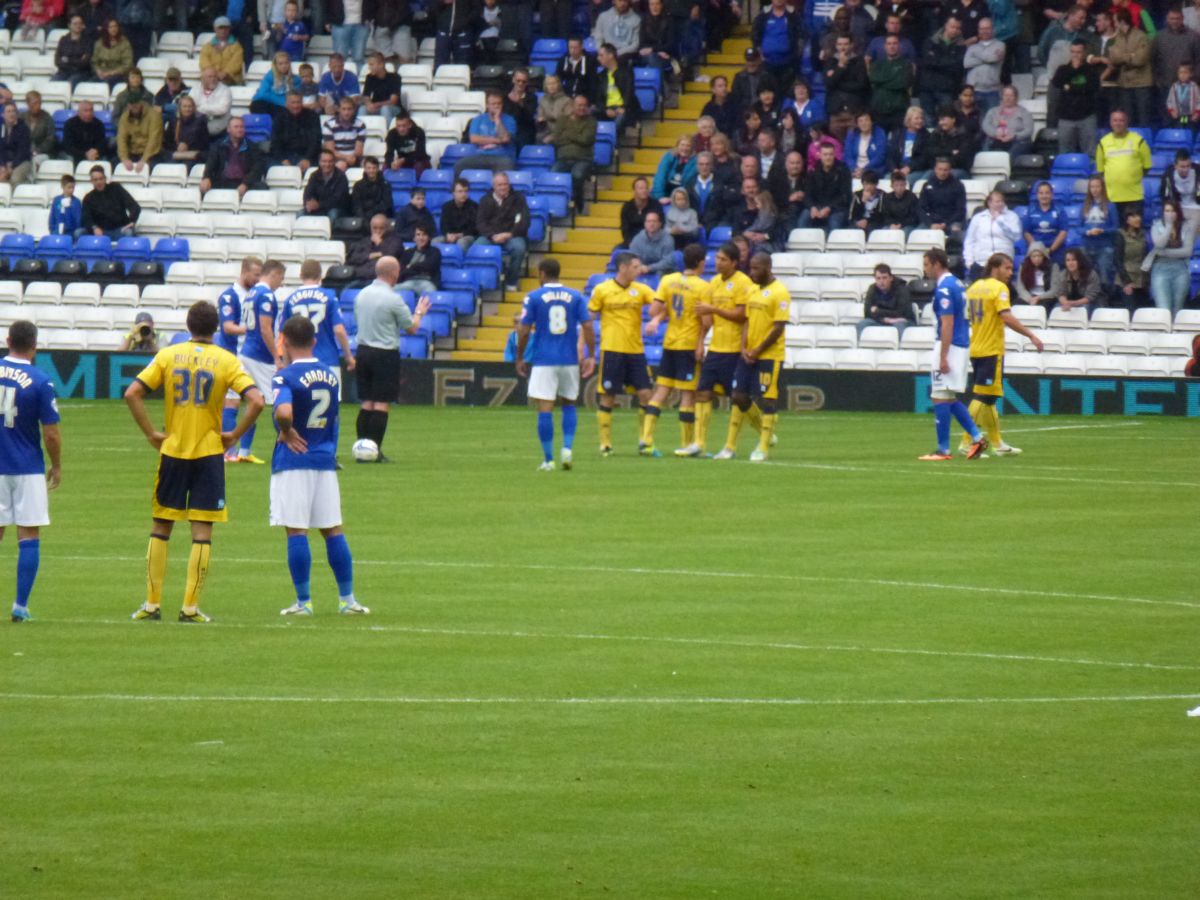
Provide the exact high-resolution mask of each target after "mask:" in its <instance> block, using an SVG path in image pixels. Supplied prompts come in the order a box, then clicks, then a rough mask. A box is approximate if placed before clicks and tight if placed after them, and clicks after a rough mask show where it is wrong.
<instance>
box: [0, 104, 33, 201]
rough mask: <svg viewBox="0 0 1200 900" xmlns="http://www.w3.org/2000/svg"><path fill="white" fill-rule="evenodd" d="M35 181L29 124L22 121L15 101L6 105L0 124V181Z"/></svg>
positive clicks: (22, 182) (25, 182) (12, 182)
mask: <svg viewBox="0 0 1200 900" xmlns="http://www.w3.org/2000/svg"><path fill="white" fill-rule="evenodd" d="M32 181H33V145H32V142H31V141H30V137H29V126H28V125H26V124H25V123H24V122H22V121H21V115H20V113H19V112H17V106H16V104H15V103H9V104H7V105H6V106H5V107H4V119H3V124H2V125H0V182H8V183H10V184H27V183H30V182H32Z"/></svg>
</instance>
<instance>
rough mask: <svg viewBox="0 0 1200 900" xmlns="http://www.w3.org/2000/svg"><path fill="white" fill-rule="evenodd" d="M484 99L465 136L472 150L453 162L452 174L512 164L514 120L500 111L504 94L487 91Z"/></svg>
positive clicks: (500, 168) (495, 169) (498, 169)
mask: <svg viewBox="0 0 1200 900" xmlns="http://www.w3.org/2000/svg"><path fill="white" fill-rule="evenodd" d="M485 103H486V106H485V109H484V111H483V112H481V113H480V114H479V115H477V116H476V117H475V118H473V119H472V120H471V124H470V125H469V126H468V128H467V138H468V140H469V141H470V143H471V145H472V146H474V148H475V151H476V152H475V153H473V154H471V155H470V156H465V157H463V158H462V159H460V160H459V161H458V162H457V163H455V164H454V177H455V178H457V177H458V176H459V175H461V174H462V173H463V170H464V169H491V170H492V171H493V172H506V171H508V170H509V169H513V168H515V167H516V158H517V151H516V134H517V122H516V120H515V119H513V117H512V116H510V115H508V114H506V113H505V112H504V95H503V94H501V93H500V92H499V91H488V94H487V99H486V101H485ZM506 180H507V179H506Z"/></svg>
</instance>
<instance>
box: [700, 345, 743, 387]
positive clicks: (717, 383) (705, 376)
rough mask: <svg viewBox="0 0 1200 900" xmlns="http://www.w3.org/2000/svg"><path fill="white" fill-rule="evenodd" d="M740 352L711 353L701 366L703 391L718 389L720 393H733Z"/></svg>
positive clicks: (740, 356)
mask: <svg viewBox="0 0 1200 900" xmlns="http://www.w3.org/2000/svg"><path fill="white" fill-rule="evenodd" d="M741 358H742V354H740V353H709V354H708V355H707V356H706V357H704V364H703V365H702V366H700V386H699V388H698V390H701V391H716V392H717V393H718V394H732V393H733V376H734V373H735V372H736V371H737V366H738V361H739V360H740V359H741Z"/></svg>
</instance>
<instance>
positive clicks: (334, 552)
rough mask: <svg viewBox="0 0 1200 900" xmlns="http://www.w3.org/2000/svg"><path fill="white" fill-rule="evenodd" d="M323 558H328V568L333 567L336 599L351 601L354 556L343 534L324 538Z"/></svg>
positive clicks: (352, 594)
mask: <svg viewBox="0 0 1200 900" xmlns="http://www.w3.org/2000/svg"><path fill="white" fill-rule="evenodd" d="M325 558H326V559H328V560H329V568H331V569H333V577H334V579H335V580H336V581H337V588H338V599H339V600H344V601H346V602H351V601H353V600H354V558H353V557H352V556H351V555H350V543H349V542H348V541H347V540H346V536H345V535H344V534H335V535H334V536H333V537H328V538H325Z"/></svg>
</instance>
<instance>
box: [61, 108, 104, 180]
mask: <svg viewBox="0 0 1200 900" xmlns="http://www.w3.org/2000/svg"><path fill="white" fill-rule="evenodd" d="M63 151H64V152H65V153H66V154H67V155H68V156H70V157H71V160H72V162H74V163H75V165H79V164H80V163H81V162H83V161H84V160H85V159H87V160H93V161H94V160H99V159H103V158H104V157H105V155H106V154H107V153H108V137H107V136H106V135H105V133H104V123H103V122H101V121H100V120H99V119H97V118H96V112H95V109H94V107H93V106H92V104H91V102H90V101H88V100H81V101H80V103H79V109H78V112H76V114H75V115H74V116H72V117H71V118H69V119H67V123H66V124H65V125H64V126H63Z"/></svg>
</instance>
